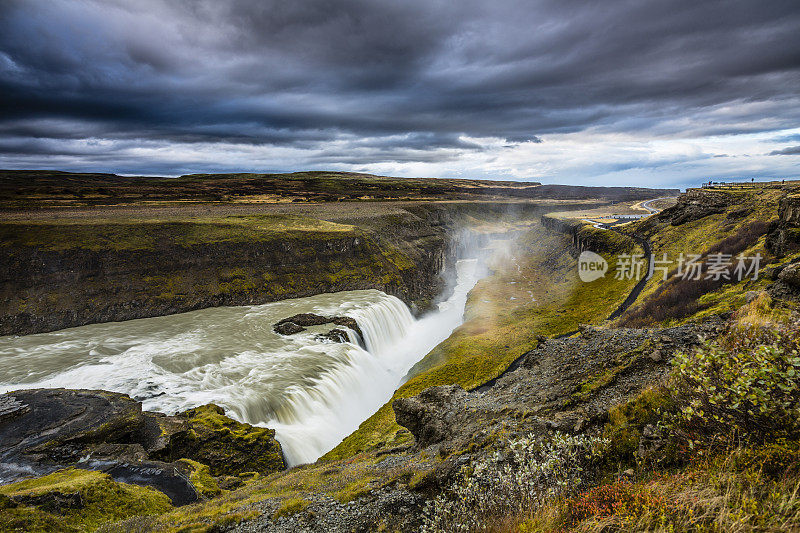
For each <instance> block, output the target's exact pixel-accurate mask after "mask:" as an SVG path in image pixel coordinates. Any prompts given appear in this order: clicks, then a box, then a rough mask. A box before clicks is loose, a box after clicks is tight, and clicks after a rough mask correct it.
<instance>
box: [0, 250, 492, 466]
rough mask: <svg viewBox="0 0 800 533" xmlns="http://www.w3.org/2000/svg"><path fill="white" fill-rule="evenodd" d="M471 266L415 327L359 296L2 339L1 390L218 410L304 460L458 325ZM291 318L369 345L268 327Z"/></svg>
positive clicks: (391, 302) (462, 268) (460, 266)
mask: <svg viewBox="0 0 800 533" xmlns="http://www.w3.org/2000/svg"><path fill="white" fill-rule="evenodd" d="M479 264H481V263H480V262H479V261H477V260H475V259H468V260H462V261H459V262H458V263H457V265H456V270H457V276H456V278H457V279H456V285H455V289H454V291H453V293H452V295H451V296H450V297H449V298H448V299H447V300H446V301H444V302H442V303H440V304H439V308H438V309H437V310H435V311H433V312H431V313H429V314H427V315H425V316H423V317H422V318H420V319H418V320H417V319H414V317H413V316H412V315H411V313H410V312H409V309H408V307H406V305H405V304H404V303H403V302H402V301H400V300H399V299H398V298H396V297H394V296H389V295H387V294H384V293H382V292H380V291H377V290H362V291H344V292H338V293H331V294H320V295H317V296H312V297H308V298H297V299H291V300H283V301H280V302H274V303H269V304H264V305H254V306H241V307H216V308H209V309H203V310H199V311H192V312H188V313H181V314H175V315H168V316H162V317H154V318H144V319H138V320H130V321H126V322H113V323H105V324H91V325H87V326H81V327H77V328H70V329H65V330H61V331H55V332H51V333H42V334H35V335H25V336H8V337H0V392H8V391H11V390H16V389H20V388H40V387H65V388H73V389H74V388H81V389H104V390H110V391H114V392H121V393H126V394H129V395H130V396H131V397H133V398H135V399H137V400H139V401H141V402H142V403H143V408H144V409H146V410H151V411H160V412H164V413H168V414H172V413H176V412H179V411H183V410H186V409H189V408H192V407H196V406H199V405H203V404H207V403H215V404H217V405H219V406H221V407H223V408H224V409H225V412H226V414H227V415H228V416H230V417H232V418H234V419H236V420H239V421H241V422H247V423H249V424H253V425H258V426H266V427H270V428H274V429H275V431H276V437H277V439H278V441H279V442H280V443H281V445H282V447H283V450H284V455H285V457H286V460H287V463H288V464H289V465H290V466H291V465H295V464H300V463H307V462H311V461H314V460H316V459H317V458H318V457H320V456H321V455H322V454H324V453H325V452H327V451H329V450H330V449H332V448H333V447H334V446H336V445H337V444H338V443H339V442H340V441H341V440H342V439H343V438H344V437H345V436H347V435H349V434H350V433H352V432H353V431H354V430H355V429H357V428H358V426H359V424H360V423H361V422H363V421H364V420H365V419H366V418H368V417H369V416H370V415H372V413H374V412H375V411H376V410H377V409H378V408H379V407H380V406H381V405H383V404H384V403H386V402H387V401H388V400H389V399H390V398H391V396H392V394H393V392H394V391H395V390H396V388H397V387H398V386H399V385H400V383H401V381H402V379H403V377H404V376H405V375H406V373H407V372H408V370H409V369H410V368H411V367H412V366H413V365H414V363H416V362H417V361H419V360H420V359H421V358H422V357H423V356H424V355H425V354H426V353H428V352H429V351H430V350H431V349H433V347H434V346H436V345H437V344H439V343H440V342H441V341H443V340H444V339H446V338H447V337H448V336H449V335H450V333H451V332H452V331H453V329H455V328H456V327H458V326H459V325H460V324H461V323H462V320H463V318H462V317H463V312H464V307H465V305H466V299H467V293H468V292H469V291H470V289H472V287H473V286H474V285H475V283H476V282H477V281H478V279H479V278H480V277H481V276H482V275H483V274H484V272H482V270H483V269H482V268H480V267H479V266H478V265H479ZM297 313H316V314H320V315H336V316H350V317H353V318H355V319H356V322H357V323H358V325H359V327H360V328H361V330H362V332H363V334H364V339H363V340H364V344H365V347H366V349H364V348H362V347H360V346H359V344H358V343H357V342H347V343H333V342H330V341H325V340H322V339H319V338H318V337H317V336H318V335H319V334H320V333H322V332H325V331H328V330H330V329H332V328H333V327H334V326H331V325H328V326H316V327H312V328H309V329H308V330H307V331H305V332H302V333H298V334H295V335H291V336H283V335H279V334H277V333H275V332H274V331H273V329H272V325H273V324H274V323H275V322H277V321H279V320H280V319H282V318H286V317H289V316H292V315H295V314H297ZM351 340H352V341H355V340H356V338H355V336H354V335H351Z"/></svg>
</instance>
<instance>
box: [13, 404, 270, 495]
mask: <svg viewBox="0 0 800 533" xmlns="http://www.w3.org/2000/svg"><path fill="white" fill-rule="evenodd" d="M0 409H2V411H3V413H4V416H3V418H2V419H0V481H2V482H5V483H7V482H11V481H15V480H18V479H22V478H26V477H30V476H32V475H37V476H38V475H44V474H49V473H51V472H54V471H56V470H61V469H64V468H68V467H77V468H81V469H87V470H96V471H100V472H104V473H106V474H109V475H110V476H111V477H112V478H113V479H114V480H117V481H123V482H126V483H133V484H136V485H145V486H150V487H152V488H155V489H157V490H159V491H161V492H163V493H165V494H166V495H167V496H169V497H170V499H171V500H172V502H173V504H175V505H182V504H186V503H190V502H192V501H195V500H196V499H198V497H199V495H200V492H199V491H198V489H197V487H195V486H194V484H193V483H192V480H191V478H192V472H193V468H191V467H190V464H191V463H187V462H184V461H181V459H189V460H191V461H193V462H195V463H199V464H202V465H206V466H208V467H209V468H210V470H211V474H212V475H213V476H217V477H218V481H219V482H221V483H224V484H227V485H228V486H230V485H232V484H234V485H235V481H236V476H239V475H240V474H242V473H244V472H259V473H262V474H269V473H272V472H275V471H278V470H282V469H283V468H285V464H284V461H283V455H282V452H281V448H280V444H279V443H278V442H277V441H276V440H275V438H274V437H275V432H274V430H271V429H267V428H256V427H253V426H250V425H247V424H241V423H239V422H236V421H234V420H232V419H230V418H228V417H226V416H224V413H223V411H222V409H221V408H219V407H217V406H215V405H206V406H202V407H198V408H196V409H192V410H190V411H187V412H185V413H181V414H179V415H176V416H166V415H163V414H160V413H150V412H147V411H142V406H141V404H140V403H139V402H136V401H134V400H132V399H131V398H130V397H128V396H127V395H124V394H118V393H113V392H107V391H90V390H68V389H33V390H20V391H15V392H12V393H7V394H4V395H2V396H0ZM228 478H233V479H228Z"/></svg>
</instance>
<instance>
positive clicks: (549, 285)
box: [324, 226, 635, 459]
mask: <svg viewBox="0 0 800 533" xmlns="http://www.w3.org/2000/svg"><path fill="white" fill-rule="evenodd" d="M605 235H608V236H609V237H612V236H613V239H614V240H613V241H611V242H612V243H620V242H621V241H619V240H618V236H616V235H615V234H612V233H611V232H603V233H601V234H598V236H597V237H598V238H602V237H603V236H605ZM520 248H521V249H520V250H519V251H518V255H517V258H516V259H514V260H511V261H507V262H506V263H505V264H502V265H495V273H494V274H493V275H492V276H490V277H489V278H487V279H484V280H481V281H480V282H479V283H478V285H477V286H476V287H475V288H474V289H473V290H472V292H471V293H470V296H469V300H468V304H467V313H466V316H467V321H466V322H465V323H464V324H463V325H462V326H461V327H459V328H458V329H456V330H455V331H454V333H453V334H452V335H451V336H450V337H449V338H448V339H447V340H445V341H444V342H442V343H441V344H439V345H438V346H437V347H436V348H434V350H433V351H432V352H431V353H429V354H427V355H426V356H425V357H424V358H423V359H422V361H420V363H418V364H417V365H416V366H415V367H414V369H412V371H411V374H412V375H413V377H412V378H411V379H409V380H408V381H407V382H406V383H405V384H404V385H403V386H402V387H400V388H399V389H398V390H397V391H396V392H395V394H394V396H393V399H395V398H401V397H408V396H413V395H415V394H418V393H419V392H421V391H422V390H424V389H426V388H428V387H432V386H436V385H445V384H459V385H461V386H462V387H464V388H465V389H471V388H474V387H477V386H479V385H481V384H483V383H485V382H486V381H488V380H490V379H492V378H495V377H497V376H498V375H499V374H501V373H502V372H503V371H504V370H505V369H506V368H508V366H509V365H510V364H511V363H512V362H513V361H514V360H516V359H517V358H519V357H520V356H521V355H522V354H524V353H525V352H527V351H528V350H530V349H531V348H533V347H535V345H536V343H537V340H536V338H537V337H538V336H540V335H544V336H554V335H560V334H563V333H567V332H570V331H574V330H576V329H577V327H578V326H579V325H580V324H589V323H599V322H602V321H604V320H605V318H606V317H608V315H610V314H611V313H612V312H613V311H614V309H616V307H617V306H618V305H619V304H621V303H622V301H623V300H624V299H625V298H626V297H627V295H628V293H629V292H630V290H631V289H632V287H633V285H634V284H635V280H616V279H614V277H613V276H611V275H607V276H606V277H603V278H600V279H599V280H597V281H594V282H592V283H582V282H581V281H580V280H579V279H578V277H577V262H576V261H575V258H574V257H573V256H572V255H571V254H570V240H569V237H567V236H565V235H559V234H553V233H552V232H549V231H547V230H545V229H544V228H543V227H541V226H539V227H537V228H535V229H531V230H530V231H529V232H528V233H527V234H526V235H525V236H524V237H523V238H522V239H521V240H520ZM625 248H626V249H630V244H629V243H627V244H626V247H625ZM607 255H608V257H607V258H606V259H607V260H611V255H610V254H607ZM408 439H410V436H409V434H408V432H407V431H405V430H402V429H401V428H400V427H399V426H398V425H397V424H396V422H395V420H394V412H393V411H392V408H391V403H387V404H386V405H384V406H382V407H381V408H380V409H379V410H378V412H376V413H375V414H374V415H373V416H371V417H370V418H368V419H367V420H366V421H365V422H364V423H362V424H361V426H360V427H359V429H358V430H357V431H355V432H354V433H353V434H352V435H350V436H348V437H347V438H346V439H345V440H344V441H343V442H342V443H341V444H340V445H339V446H337V447H336V448H334V449H333V450H332V451H331V452H329V453H328V454H327V455H325V456H324V458H326V459H340V458H345V457H349V456H352V455H354V454H356V453H358V452H360V451H364V450H369V449H371V448H373V447H376V446H385V445H388V444H389V443H391V444H400V443H403V442H407V441H408Z"/></svg>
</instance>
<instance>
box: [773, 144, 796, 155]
mask: <svg viewBox="0 0 800 533" xmlns="http://www.w3.org/2000/svg"><path fill="white" fill-rule="evenodd" d="M769 155H800V146H790V147H789V148H784V149H783V150H773V151H771V152H770V153H769Z"/></svg>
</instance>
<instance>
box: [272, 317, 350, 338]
mask: <svg viewBox="0 0 800 533" xmlns="http://www.w3.org/2000/svg"><path fill="white" fill-rule="evenodd" d="M325 324H336V325H337V326H344V327H346V328H350V329H351V330H353V331H355V332H356V333H358V336H359V337H361V338H364V333H363V332H362V331H361V328H360V327H359V326H358V322H356V319H355V318H351V317H349V316H322V315H315V314H314V313H300V314H299V315H294V316H290V317H289V318H284V319H283V320H280V321H278V322H276V323H275V324H274V325H273V326H272V329H273V330H274V331H275V333H278V334H280V335H294V334H295V333H300V332H302V331H305V330H306V328H307V327H309V326H322V325H325Z"/></svg>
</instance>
